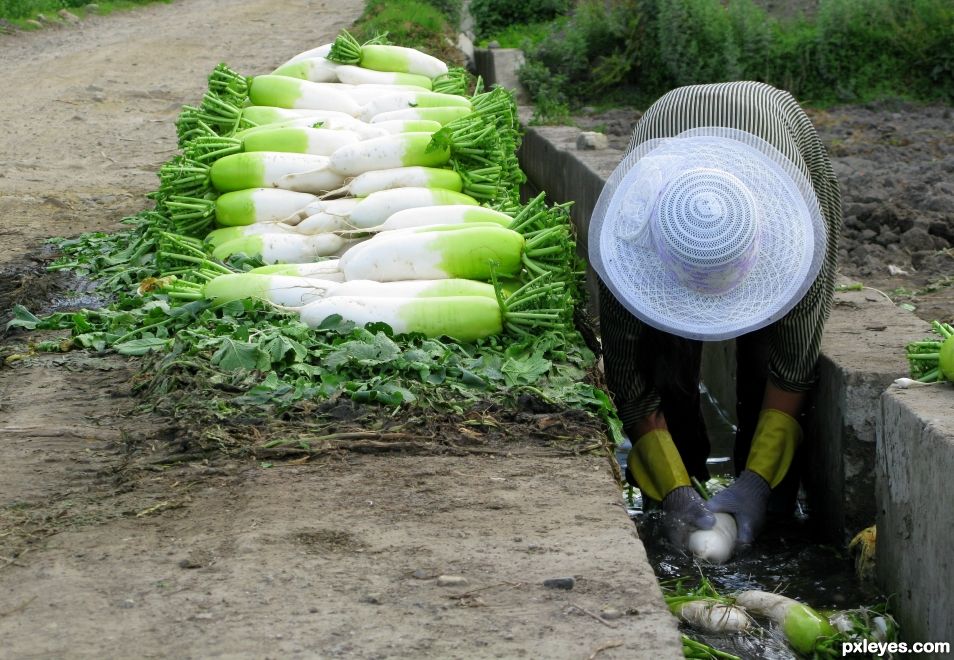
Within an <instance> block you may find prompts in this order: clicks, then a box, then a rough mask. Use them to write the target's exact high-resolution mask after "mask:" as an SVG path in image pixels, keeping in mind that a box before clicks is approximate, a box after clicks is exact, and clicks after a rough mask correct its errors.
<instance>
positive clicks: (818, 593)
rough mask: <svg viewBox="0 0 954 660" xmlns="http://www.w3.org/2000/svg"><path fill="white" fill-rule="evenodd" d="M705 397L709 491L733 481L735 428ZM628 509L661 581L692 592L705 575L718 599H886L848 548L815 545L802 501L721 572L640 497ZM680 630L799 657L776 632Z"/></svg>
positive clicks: (765, 654)
mask: <svg viewBox="0 0 954 660" xmlns="http://www.w3.org/2000/svg"><path fill="white" fill-rule="evenodd" d="M702 399H703V414H704V416H705V420H706V427H707V429H708V431H709V434H710V442H711V444H712V453H711V455H710V458H709V461H708V463H709V471H710V473H711V474H712V476H713V480H712V481H710V482H709V486H710V490H718V489H719V488H722V487H723V485H724V484H725V483H726V482H727V481H729V480H730V479H731V477H732V475H734V470H735V466H734V462H733V460H732V446H733V441H734V435H735V427H734V425H733V424H732V420H731V416H730V415H729V413H728V412H727V411H726V410H724V409H723V408H722V407H721V406H720V405H719V403H718V402H717V401H716V400H715V399H713V398H712V397H711V395H709V393H708V392H707V391H706V390H705V389H703V397H702ZM627 451H628V448H620V450H619V451H618V452H617V456H618V458H619V459H620V461H621V465H625V460H626V452H627ZM627 507H628V509H629V513H630V516H631V517H632V519H633V520H634V522H635V523H636V525H637V527H638V528H639V536H640V538H641V539H642V540H643V543H644V544H645V546H646V552H647V554H648V555H649V560H650V562H651V563H652V565H653V570H654V571H655V572H656V576H657V577H658V578H659V579H660V580H661V581H665V580H674V579H680V578H685V583H686V584H687V585H689V586H693V585H695V584H697V583H698V579H699V576H700V575H705V576H706V577H707V578H708V579H709V580H710V581H711V583H712V584H713V586H714V587H715V588H716V590H717V591H718V592H719V593H723V594H731V593H734V592H738V591H744V590H746V589H763V590H766V591H778V592H780V593H784V594H785V595H787V596H789V597H791V598H795V599H797V600H800V601H802V602H805V603H807V604H809V605H811V606H812V607H815V608H816V609H823V610H824V609H851V608H856V607H862V606H869V607H870V606H873V605H876V604H879V603H882V602H884V600H885V598H884V596H883V595H882V594H881V593H879V592H878V591H877V590H876V589H875V588H874V587H873V586H868V585H866V584H863V583H861V582H860V581H859V580H858V578H857V577H856V576H855V572H854V565H853V563H852V561H851V558H850V557H849V555H848V553H847V552H846V551H845V550H842V549H840V548H836V547H833V546H830V545H825V544H823V543H820V542H818V540H817V539H816V536H815V534H814V532H813V529H812V526H811V522H810V518H809V516H808V513H807V511H806V510H805V506H804V502H803V499H802V498H801V497H800V498H799V501H798V504H797V507H796V511H795V514H794V515H793V516H791V517H788V518H785V519H774V520H769V521H768V522H767V524H766V527H765V529H764V530H763V532H762V534H761V535H760V536H759V539H758V542H757V543H756V544H755V545H753V547H752V548H751V549H750V550H748V551H747V552H745V553H744V554H741V555H737V556H736V557H734V558H733V559H732V561H730V562H729V563H727V564H725V565H723V566H710V565H706V566H702V565H699V564H697V563H695V562H694V561H693V560H692V559H691V558H690V557H689V556H687V555H686V554H685V553H684V552H682V551H681V550H680V549H678V548H676V547H674V546H673V545H672V544H670V543H669V542H668V541H667V540H665V538H664V534H663V531H662V526H661V520H660V515H659V512H658V511H644V510H643V508H642V501H641V499H640V498H639V496H638V494H637V495H636V497H635V499H634V500H633V501H630V502H628V503H627ZM684 632H686V634H688V635H690V636H691V637H693V638H694V639H698V640H700V641H703V642H705V643H707V644H710V645H711V646H713V647H715V648H717V649H719V650H721V651H725V652H728V653H732V654H734V655H737V656H740V657H742V658H746V659H752V660H757V659H762V658H767V659H773V658H794V657H796V656H795V655H794V654H793V652H792V651H791V650H790V649H789V647H788V646H787V645H786V643H785V641H784V639H783V638H782V637H781V636H780V634H778V633H777V631H765V633H764V634H760V635H751V634H748V635H721V636H720V635H701V634H699V633H697V632H695V631H693V630H690V629H688V628H687V629H685V630H684Z"/></svg>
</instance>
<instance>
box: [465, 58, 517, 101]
mask: <svg viewBox="0 0 954 660" xmlns="http://www.w3.org/2000/svg"><path fill="white" fill-rule="evenodd" d="M523 62H524V59H523V51H522V50H520V49H519V48H475V49H474V66H475V68H476V69H477V73H479V74H480V75H481V76H482V77H483V79H484V83H485V84H486V85H487V86H488V87H490V86H492V85H500V86H501V87H506V88H507V89H510V90H513V93H514V97H515V98H516V99H517V103H521V104H522V103H529V102H530V97H529V95H528V94H527V90H526V89H524V87H523V85H521V84H520V79H519V78H518V77H517V70H518V69H519V68H520V67H522V66H523Z"/></svg>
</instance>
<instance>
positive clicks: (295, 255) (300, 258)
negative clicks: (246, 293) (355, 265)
mask: <svg viewBox="0 0 954 660" xmlns="http://www.w3.org/2000/svg"><path fill="white" fill-rule="evenodd" d="M360 242H361V241H360V240H347V239H342V238H341V237H339V236H337V235H335V234H319V235H316V236H302V235H301V234H292V233H268V234H262V235H259V236H243V237H241V238H235V239H232V240H231V241H227V242H225V243H223V244H222V245H220V246H219V247H217V248H215V250H214V251H213V252H212V256H213V257H215V258H216V259H218V260H220V261H224V260H225V259H228V258H229V257H230V256H232V255H234V254H245V255H246V256H249V257H260V258H261V259H262V261H264V262H265V263H268V264H273V263H282V262H284V263H306V262H309V261H315V260H316V259H318V258H319V257H328V256H338V255H340V254H341V253H343V252H344V251H346V250H347V249H348V248H350V247H351V246H353V245H356V244H357V243H360Z"/></svg>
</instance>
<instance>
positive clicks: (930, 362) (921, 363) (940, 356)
mask: <svg viewBox="0 0 954 660" xmlns="http://www.w3.org/2000/svg"><path fill="white" fill-rule="evenodd" d="M931 328H932V329H933V330H934V332H936V333H937V334H938V335H940V336H941V341H936V340H932V339H925V340H923V341H916V342H911V343H910V344H908V345H907V347H906V350H907V358H908V362H909V363H910V365H911V378H914V379H916V380H919V381H921V382H922V383H933V382H937V381H943V380H947V381H952V382H954V327H951V325H950V324H948V323H941V322H940V321H934V322H933V323H931Z"/></svg>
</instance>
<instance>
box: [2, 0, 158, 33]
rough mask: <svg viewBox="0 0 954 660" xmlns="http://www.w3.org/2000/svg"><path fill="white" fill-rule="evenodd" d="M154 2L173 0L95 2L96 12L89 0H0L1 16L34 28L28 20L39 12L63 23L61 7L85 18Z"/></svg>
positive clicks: (49, 18) (56, 21)
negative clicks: (59, 14) (90, 9)
mask: <svg viewBox="0 0 954 660" xmlns="http://www.w3.org/2000/svg"><path fill="white" fill-rule="evenodd" d="M153 2H164V3H166V4H168V3H170V2H172V0H108V1H107V2H96V3H93V4H95V5H97V7H98V9H96V10H95V11H94V12H90V11H89V10H87V9H86V6H87V5H89V4H90V2H88V1H87V0H0V18H3V19H6V20H8V21H10V22H12V23H13V24H14V25H17V26H18V27H20V28H23V29H32V28H35V27H36V26H35V25H32V24H30V23H27V21H29V20H36V17H37V15H38V14H42V15H43V16H44V17H45V18H46V19H48V20H49V21H50V22H51V23H62V22H63V19H62V18H60V17H59V16H58V15H57V13H56V12H58V11H60V10H61V9H66V10H68V11H69V12H70V13H72V14H74V15H76V16H78V17H79V18H83V17H84V16H87V15H89V14H90V13H94V14H111V13H112V12H114V11H120V10H124V9H131V8H134V7H138V6H140V5H145V4H150V3H153Z"/></svg>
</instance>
